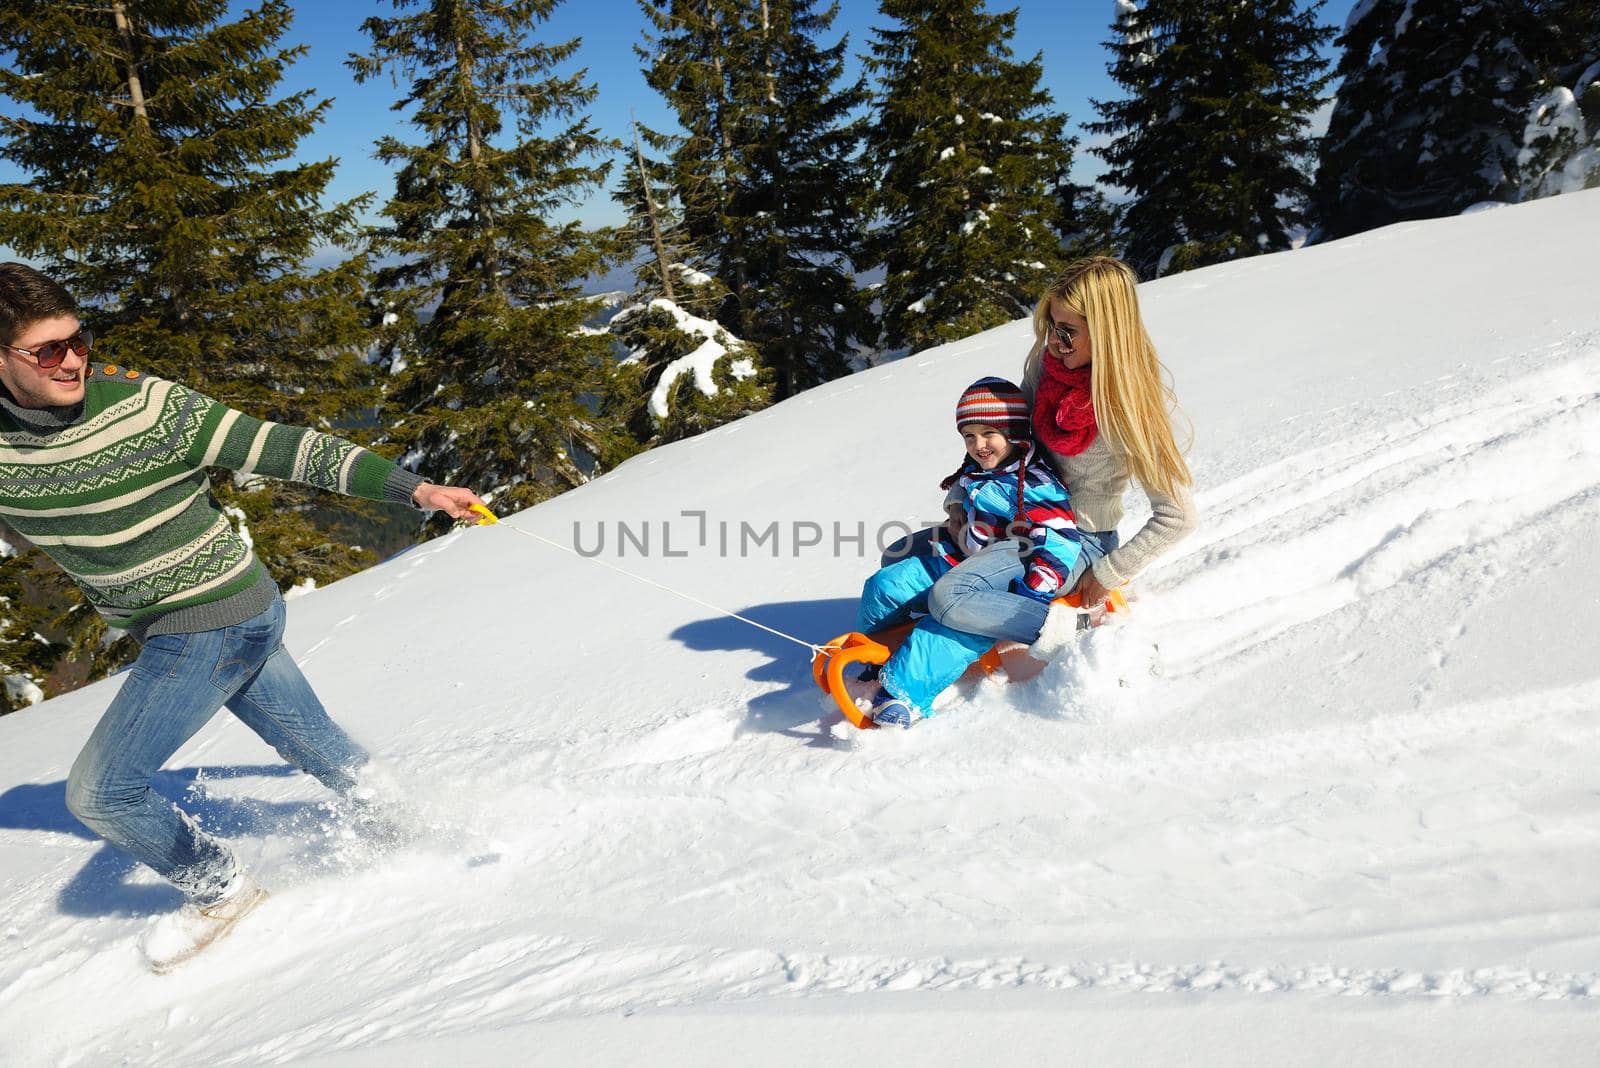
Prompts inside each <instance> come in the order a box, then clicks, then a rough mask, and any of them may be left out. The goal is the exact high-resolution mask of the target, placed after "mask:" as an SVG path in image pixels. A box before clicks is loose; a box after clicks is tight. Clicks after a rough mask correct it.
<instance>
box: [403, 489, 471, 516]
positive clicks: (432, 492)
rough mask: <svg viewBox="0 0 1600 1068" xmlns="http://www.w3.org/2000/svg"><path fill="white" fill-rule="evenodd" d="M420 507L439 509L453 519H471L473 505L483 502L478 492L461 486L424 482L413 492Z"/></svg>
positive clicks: (412, 497)
mask: <svg viewBox="0 0 1600 1068" xmlns="http://www.w3.org/2000/svg"><path fill="white" fill-rule="evenodd" d="M411 499H412V500H414V501H416V502H417V507H418V508H428V509H435V508H436V509H438V510H439V511H441V512H444V513H445V514H447V515H449V516H450V518H452V519H471V518H472V516H473V512H472V506H473V505H475V504H483V501H482V500H481V499H479V497H478V495H477V494H476V493H473V492H472V491H471V490H469V489H464V488H463V487H461V486H435V485H434V484H433V483H432V482H424V483H423V484H422V485H420V486H418V487H417V488H416V491H415V492H414V493H412V494H411Z"/></svg>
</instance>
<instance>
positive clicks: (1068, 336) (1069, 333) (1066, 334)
mask: <svg viewBox="0 0 1600 1068" xmlns="http://www.w3.org/2000/svg"><path fill="white" fill-rule="evenodd" d="M1050 333H1051V334H1053V335H1055V339H1056V340H1057V341H1059V342H1061V343H1062V344H1063V345H1065V346H1066V347H1067V348H1069V349H1070V348H1072V343H1073V342H1074V341H1076V340H1077V338H1078V332H1077V331H1076V330H1074V329H1073V328H1072V327H1070V326H1068V325H1067V324H1066V323H1051V324H1050Z"/></svg>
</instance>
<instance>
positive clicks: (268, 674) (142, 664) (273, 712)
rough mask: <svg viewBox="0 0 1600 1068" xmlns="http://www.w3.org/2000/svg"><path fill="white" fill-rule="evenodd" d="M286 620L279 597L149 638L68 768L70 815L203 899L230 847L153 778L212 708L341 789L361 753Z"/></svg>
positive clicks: (224, 874) (351, 778)
mask: <svg viewBox="0 0 1600 1068" xmlns="http://www.w3.org/2000/svg"><path fill="white" fill-rule="evenodd" d="M283 622H284V607H283V601H282V599H279V600H276V601H274V602H273V605H272V607H271V608H268V609H267V610H266V611H264V612H262V613H261V614H260V615H258V616H256V617H255V618H253V619H248V620H246V621H245V622H243V623H240V624H238V625H236V626H232V627H225V628H223V629H221V630H207V631H198V632H195V633H192V634H159V635H156V636H154V637H152V638H150V639H149V640H148V641H147V642H145V645H144V649H143V650H142V651H141V652H140V654H139V659H138V660H136V661H135V662H134V665H133V667H132V668H131V669H130V670H129V671H128V677H127V679H126V680H125V681H124V682H123V684H122V689H121V690H120V691H119V692H118V693H117V696H116V697H115V698H114V699H113V700H112V702H111V706H110V707H109V708H107V709H106V713H105V715H104V716H103V717H101V719H100V722H99V724H98V725H97V726H96V727H95V729H94V733H93V734H91V735H90V736H89V742H88V744H87V745H85V746H84V748H83V752H82V753H80V754H79V755H78V759H77V761H76V762H75V763H74V764H73V765H72V774H71V775H69V776H68V777H67V807H68V808H69V809H70V810H71V811H72V814H73V815H75V816H77V817H78V819H80V820H82V821H83V822H84V824H86V825H87V826H88V827H89V829H90V830H92V831H94V832H95V833H96V834H99V835H100V836H101V837H103V838H105V839H106V840H107V841H108V842H111V843H112V844H113V845H115V846H118V847H120V848H121V849H123V850H126V851H127V852H128V853H129V854H131V855H132V856H133V857H134V859H136V860H138V861H141V862H142V863H144V864H147V865H149V866H150V867H151V868H154V869H155V870H156V872H157V873H159V874H160V875H161V876H163V877H164V878H166V879H167V880H168V881H170V882H171V883H172V884H173V885H174V886H176V887H177V888H178V889H180V890H182V891H183V892H184V893H185V894H186V895H187V896H188V897H189V898H190V899H191V900H193V901H195V902H196V903H198V904H201V905H204V904H208V903H210V902H211V901H213V900H215V899H216V897H217V895H218V893H219V892H220V891H221V890H222V889H223V888H224V887H225V886H226V885H227V883H228V881H229V880H230V879H231V878H232V876H233V873H234V870H235V863H234V859H233V855H232V853H230V852H229V850H228V848H227V847H226V846H224V845H223V844H222V843H221V842H218V841H217V840H216V839H215V838H212V837H211V836H210V835H207V834H206V833H205V832H203V831H202V830H200V828H199V826H198V825H197V824H196V823H195V822H194V820H193V819H192V818H191V817H190V816H189V815H188V814H187V813H185V812H184V811H182V810H181V809H179V808H178V807H177V806H176V805H174V804H172V803H171V802H170V801H168V800H167V799H166V798H164V797H162V796H161V795H159V794H157V793H155V791H153V790H152V789H151V788H150V780H151V779H152V778H153V777H154V776H155V774H156V772H157V771H159V770H161V766H162V765H163V764H165V763H166V762H167V760H168V759H169V758H171V756H172V754H173V753H175V752H177V751H178V749H179V747H181V746H182V745H183V743H184V742H186V741H188V740H189V739H190V738H191V737H193V736H194V734H195V732H197V731H198V730H199V729H200V728H201V727H203V726H205V724H206V722H207V721H208V720H210V719H211V717H212V716H213V715H215V714H216V713H217V711H218V710H219V709H221V708H222V707H224V706H226V707H227V709H228V710H229V711H230V712H232V713H233V714H234V715H235V716H237V717H239V719H241V720H243V721H244V723H245V725H246V726H248V727H249V728H250V729H251V730H253V731H255V732H256V733H257V734H258V735H260V736H261V738H262V740H264V741H265V742H266V743H267V744H268V745H270V746H272V747H273V748H274V749H276V750H277V751H278V753H279V754H280V755H281V756H282V757H283V758H284V759H285V760H287V761H288V762H289V763H291V764H293V765H295V766H296V767H298V768H300V769H301V770H302V771H306V772H308V773H310V774H311V775H314V776H316V777H317V778H318V779H319V780H321V781H322V782H323V783H324V784H325V785H326V786H328V787H330V788H331V789H333V790H336V791H338V792H340V793H345V792H348V791H349V790H350V789H352V788H353V787H354V786H355V774H354V773H355V772H356V771H357V770H358V769H359V768H360V767H361V766H362V765H364V764H365V763H366V762H367V760H368V756H367V753H366V751H365V750H364V749H362V748H361V747H360V746H359V745H357V744H356V743H355V742H354V741H352V740H351V739H350V736H349V735H347V734H345V732H344V731H343V730H341V729H340V728H339V726H338V725H337V724H335V723H334V722H333V720H331V719H329V718H328V713H327V711H326V710H325V709H323V707H322V702H320V701H318V700H317V695H316V694H315V693H313V692H312V690H311V684H310V683H309V682H307V681H306V677H305V676H304V675H302V674H301V673H300V668H299V667H298V666H297V665H296V664H295V662H294V659H293V658H292V657H291V656H290V655H289V652H288V650H286V649H285V648H284V647H283Z"/></svg>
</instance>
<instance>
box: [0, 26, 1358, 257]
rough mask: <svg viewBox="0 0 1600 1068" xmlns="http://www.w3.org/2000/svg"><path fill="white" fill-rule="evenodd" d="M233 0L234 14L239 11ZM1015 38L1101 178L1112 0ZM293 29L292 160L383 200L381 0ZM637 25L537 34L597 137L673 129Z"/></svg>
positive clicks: (852, 47)
mask: <svg viewBox="0 0 1600 1068" xmlns="http://www.w3.org/2000/svg"><path fill="white" fill-rule="evenodd" d="M1352 3H1353V0H1331V2H1330V3H1329V4H1328V6H1327V7H1326V8H1325V9H1324V10H1323V13H1322V17H1323V21H1324V22H1327V23H1331V24H1335V25H1339V24H1342V23H1343V21H1344V18H1345V15H1346V14H1347V13H1348V11H1349V9H1350V7H1351V6H1352ZM247 6H249V5H247V4H246V3H244V2H235V3H234V4H233V5H232V8H233V11H234V12H235V13H236V14H237V13H239V12H242V11H244V10H245V9H246V8H247ZM989 6H990V8H991V9H998V10H1004V9H1006V8H1005V5H1004V3H1003V2H1001V3H997V2H995V0H990V4H989ZM1014 6H1015V8H1016V10H1017V34H1016V37H1015V38H1014V40H1013V42H1012V46H1013V49H1014V50H1015V52H1016V53H1017V55H1018V56H1019V57H1031V56H1033V55H1034V54H1036V53H1042V54H1043V59H1044V85H1045V87H1046V88H1047V89H1048V90H1049V92H1050V93H1051V95H1052V96H1053V97H1054V98H1055V101H1056V104H1057V106H1058V107H1059V108H1061V109H1062V110H1064V111H1065V112H1066V114H1067V116H1068V120H1069V128H1070V129H1071V130H1072V131H1073V132H1074V133H1076V134H1078V135H1079V136H1080V137H1081V138H1082V139H1083V146H1080V149H1079V152H1078V164H1077V171H1076V173H1077V177H1078V179H1079V180H1080V181H1088V180H1090V179H1092V178H1093V177H1095V176H1096V175H1098V173H1099V171H1100V167H1101V165H1100V161H1099V160H1098V159H1097V158H1095V157H1092V156H1090V155H1089V153H1088V152H1086V151H1084V150H1083V148H1084V147H1086V146H1087V145H1088V144H1090V143H1092V138H1090V137H1089V135H1087V134H1085V133H1084V132H1083V131H1082V130H1081V129H1080V128H1079V127H1080V125H1081V124H1082V123H1084V122H1088V121H1090V120H1092V119H1094V118H1096V115H1095V113H1094V109H1093V107H1092V106H1091V104H1090V99H1091V98H1100V99H1112V98H1115V97H1116V96H1118V95H1119V94H1118V89H1117V86H1116V85H1115V83H1113V82H1112V81H1111V79H1110V77H1109V76H1108V75H1107V74H1106V63H1107V61H1108V59H1109V53H1108V52H1107V51H1106V49H1105V47H1104V45H1105V42H1106V40H1107V39H1108V38H1109V37H1110V32H1111V31H1110V26H1111V22H1112V18H1113V13H1114V2H1113V0H1018V2H1016V3H1015V4H1014ZM294 7H295V11H296V15H295V21H294V24H293V26H292V27H291V28H290V30H289V33H288V34H287V35H286V37H285V38H284V39H283V41H282V43H283V44H285V45H291V44H303V45H305V46H306V48H307V52H306V54H305V55H304V56H303V57H302V58H301V59H300V60H299V61H298V62H296V63H295V64H293V65H292V66H291V67H290V68H289V69H288V72H287V74H286V76H285V78H284V81H283V83H282V85H281V92H282V93H288V92H293V91H297V90H300V89H305V88H313V89H315V90H317V92H318V93H319V94H320V95H322V96H325V97H332V98H333V106H332V107H331V108H330V109H329V112H328V115H327V119H326V121H325V122H324V123H323V124H322V126H320V127H319V128H318V129H317V131H316V132H315V133H314V134H312V135H311V136H310V137H307V138H306V139H305V140H303V141H302V142H301V145H300V153H299V156H300V158H301V159H324V158H327V157H330V156H331V157H336V158H337V159H338V160H339V168H338V172H337V176H336V177H335V179H334V181H333V182H332V183H331V185H330V187H329V195H330V197H331V198H332V199H335V200H343V199H347V198H350V197H354V196H357V195H359V194H361V193H364V192H374V193H376V194H378V195H377V198H376V199H375V201H374V204H375V205H381V203H382V202H383V200H384V198H386V197H387V196H388V194H389V192H390V191H391V189H392V179H391V175H390V173H389V171H388V170H387V168H385V167H384V166H383V165H382V164H380V163H378V162H377V161H376V160H375V159H373V158H372V145H373V141H374V139H375V138H376V137H378V136H379V135H380V134H383V133H390V132H392V133H395V134H397V135H398V136H401V137H403V138H408V139H409V138H410V137H411V132H410V130H409V128H408V127H407V125H406V123H405V121H404V119H403V117H401V116H400V115H398V114H397V113H395V112H393V111H391V110H390V105H391V104H392V103H393V101H394V99H395V97H396V95H397V93H396V90H395V88H394V87H393V86H392V85H391V84H390V81H389V79H388V78H387V77H381V78H377V79H374V80H372V81H369V82H367V83H366V84H365V85H357V84H356V83H355V81H354V79H353V78H352V77H351V74H350V71H349V69H348V68H347V67H346V66H345V60H346V58H347V57H348V56H349V54H350V53H351V52H358V51H363V50H364V49H365V47H366V45H367V38H366V36H365V35H364V34H363V33H362V32H361V30H360V25H361V22H362V20H363V19H365V18H367V17H369V16H371V15H373V14H387V13H389V12H392V11H393V5H392V4H391V3H389V2H387V0H383V2H380V0H324V2H321V3H296V4H295V5H294ZM886 22H887V20H885V19H884V18H883V17H882V16H881V15H879V14H878V4H877V2H876V0H841V2H840V6H839V15H838V18H837V19H836V21H835V22H834V27H833V32H832V33H831V34H830V35H829V36H828V37H826V38H825V43H830V44H831V43H833V42H834V41H835V40H837V39H838V37H839V36H841V35H844V34H848V35H849V40H850V44H849V54H850V59H849V70H850V72H851V73H852V75H853V74H854V73H856V72H858V71H859V69H860V59H859V57H860V55H861V54H862V53H863V52H865V51H867V47H868V42H869V41H870V40H871V36H872V28H873V27H874V26H881V25H885V24H886ZM645 26H646V22H645V17H644V14H643V13H642V12H641V11H640V9H639V5H638V3H637V0H564V2H563V3H561V4H560V6H558V7H557V9H556V11H555V14H554V16H553V17H552V18H551V19H550V20H549V21H548V22H545V23H543V24H542V25H541V26H540V27H539V28H538V29H537V30H536V32H537V33H538V34H539V36H540V37H541V38H542V39H544V40H547V41H552V42H554V41H565V40H569V39H572V38H581V40H582V45H581V47H580V48H579V50H578V53H577V55H576V57H575V58H574V60H573V62H572V64H571V68H572V69H573V70H576V69H578V68H580V67H581V68H587V70H588V75H589V79H588V80H589V81H590V82H592V83H594V84H595V86H596V87H597V89H598V91H599V96H598V97H597V98H596V100H595V102H594V104H593V106H592V107H591V108H590V109H589V113H590V115H591V117H592V119H593V121H594V123H595V125H596V126H597V127H598V128H599V130H600V131H601V133H602V134H605V135H607V136H611V137H616V138H625V137H627V135H628V129H629V127H628V124H629V121H630V117H631V116H632V115H633V114H637V116H638V118H639V119H640V121H642V122H644V123H645V124H647V125H651V126H655V127H657V128H671V127H672V126H673V120H672V117H671V114H670V113H669V112H668V110H667V109H666V106H665V104H664V103H663V102H662V100H661V98H660V97H659V96H658V95H657V94H656V93H655V92H654V91H653V90H652V89H650V87H649V86H647V85H646V84H645V82H644V78H643V76H642V74H641V73H640V70H639V58H638V57H637V56H636V55H635V54H634V52H633V46H634V45H635V44H637V43H640V41H641V40H642V35H643V33H644V30H645ZM20 177H22V176H21V175H20V174H18V173H17V172H16V171H15V170H14V169H13V168H11V167H10V166H9V165H5V164H0V180H13V181H14V180H17V179H18V178H20ZM566 214H568V215H571V216H575V217H577V218H580V219H582V220H584V221H585V222H588V223H591V224H594V225H602V224H609V223H614V222H616V221H618V218H619V215H618V211H617V209H616V207H615V205H613V204H612V202H611V199H610V197H609V195H608V194H607V193H605V192H599V193H596V194H595V195H593V196H591V197H590V198H589V199H588V201H587V202H586V203H585V204H584V205H582V206H581V207H579V208H577V209H575V210H574V211H572V212H569V213H566Z"/></svg>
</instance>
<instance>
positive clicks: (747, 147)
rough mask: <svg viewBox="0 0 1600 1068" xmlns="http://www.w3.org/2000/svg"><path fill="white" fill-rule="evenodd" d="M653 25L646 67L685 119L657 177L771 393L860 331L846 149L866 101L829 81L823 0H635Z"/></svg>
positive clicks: (838, 67)
mask: <svg viewBox="0 0 1600 1068" xmlns="http://www.w3.org/2000/svg"><path fill="white" fill-rule="evenodd" d="M641 7H642V8H643V9H644V11H645V14H646V16H647V17H648V18H649V20H650V22H651V25H652V26H653V27H654V30H655V32H654V34H653V36H652V37H651V39H650V40H649V42H648V47H643V48H639V49H638V53H639V56H640V58H641V59H642V60H644V62H645V79H646V81H647V82H648V83H649V84H650V85H651V86H652V87H653V88H655V89H656V90H657V91H658V92H659V93H661V94H662V96H663V97H664V98H665V99H666V101H667V103H668V104H669V105H670V106H671V107H672V109H673V111H674V113H675V115H676V117H677V120H678V124H679V126H680V127H681V129H682V131H683V133H682V135H681V136H676V137H673V136H670V135H665V134H662V133H660V132H655V131H651V132H649V134H648V137H649V139H650V141H651V143H652V144H653V145H654V146H656V147H657V148H667V147H670V148H671V164H670V169H669V174H670V182H671V189H672V193H673V195H674V197H675V198H676V200H677V201H678V202H679V203H680V204H681V205H682V210H683V221H684V227H685V230H686V232H687V235H688V237H689V240H690V241H691V242H692V243H693V244H694V246H695V247H696V248H697V249H698V250H699V252H700V254H701V257H702V259H703V263H702V264H701V266H702V267H703V268H704V269H705V270H706V271H707V272H709V273H710V274H711V275H713V276H714V277H715V278H716V279H717V281H718V282H719V283H720V284H721V285H722V286H723V287H724V288H725V290H726V297H725V299H724V301H723V302H722V304H721V305H720V306H719V307H718V308H717V309H716V315H715V317H716V318H717V320H718V321H719V322H721V323H722V325H723V326H724V327H725V328H727V329H728V330H729V331H730V332H732V333H733V334H734V335H736V336H738V337H741V338H743V339H744V340H745V341H747V342H748V343H750V344H752V345H754V346H755V348H756V349H757V351H758V352H759V353H760V359H761V362H762V363H763V364H764V365H765V366H767V367H768V368H770V369H771V371H772V373H773V383H774V387H775V392H776V396H777V397H779V398H782V397H786V396H789V395H791V394H793V393H796V392H798V391H799V390H802V389H805V388H808V387H810V386H813V385H816V384H817V383H819V382H823V381H826V380H828V379H829V378H834V377H837V376H838V375H840V374H843V373H845V371H846V370H848V360H849V357H850V355H851V353H852V352H853V351H854V349H855V346H856V343H857V342H858V340H859V339H860V337H861V335H862V333H863V332H864V330H865V317H864V315H863V314H862V311H861V307H860V301H859V297H858V294H857V292H856V287H855V284H854V260H855V258H856V257H857V256H858V254H859V246H860V243H861V239H862V223H861V219H860V216H859V214H858V212H857V210H856V206H857V204H858V201H859V197H858V196H857V195H856V191H857V189H858V187H859V184H860V171H859V168H858V167H857V164H856V160H855V155H856V147H857V145H858V144H859V142H860V139H861V136H862V131H863V123H864V120H862V119H858V118H852V117H851V113H852V111H854V110H855V109H856V108H858V107H859V105H860V104H861V103H862V102H863V101H864V99H865V90H864V89H863V87H862V86H861V85H860V84H859V83H858V84H854V85H845V86H842V87H841V86H839V82H840V79H841V78H842V77H843V69H844V61H843V56H844V51H845V47H846V41H845V40H843V39H841V40H840V41H838V42H837V43H835V44H834V45H832V46H828V47H824V46H823V45H821V44H820V43H819V41H820V39H821V38H822V37H823V36H825V35H826V34H827V33H828V31H829V29H830V27H831V26H832V24H833V20H834V17H835V15H836V12H837V5H832V6H830V7H828V8H827V9H825V10H821V11H819V10H817V5H816V3H815V2H814V0H754V2H751V3H738V2H734V0H641Z"/></svg>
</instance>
